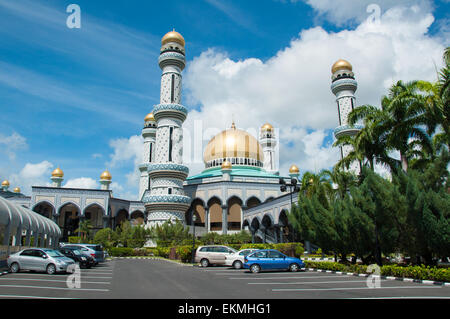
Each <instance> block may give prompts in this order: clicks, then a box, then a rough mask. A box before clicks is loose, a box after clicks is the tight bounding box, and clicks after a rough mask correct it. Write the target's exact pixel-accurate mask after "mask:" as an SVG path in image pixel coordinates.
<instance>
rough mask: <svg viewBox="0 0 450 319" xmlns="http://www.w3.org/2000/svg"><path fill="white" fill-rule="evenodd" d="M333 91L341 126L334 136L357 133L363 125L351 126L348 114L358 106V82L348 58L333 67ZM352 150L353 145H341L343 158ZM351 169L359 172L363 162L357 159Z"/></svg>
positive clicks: (356, 172)
mask: <svg viewBox="0 0 450 319" xmlns="http://www.w3.org/2000/svg"><path fill="white" fill-rule="evenodd" d="M331 73H332V76H331V80H332V84H331V91H332V92H333V94H334V95H336V103H337V109H338V115H339V126H338V127H337V128H336V129H335V130H334V136H335V137H336V138H338V137H339V136H343V135H347V136H353V135H356V134H357V133H358V132H359V131H360V129H361V125H355V126H353V127H350V125H349V124H348V116H349V114H350V112H351V111H353V109H354V108H355V106H356V98H355V92H356V90H357V88H358V83H357V82H356V80H355V74H354V73H353V67H352V65H351V64H350V63H349V62H348V61H346V60H342V59H340V60H338V61H337V62H336V63H334V64H333V66H332V68H331ZM351 151H352V146H350V145H345V146H342V147H341V159H342V158H344V157H346V156H347V155H348V154H349V153H350V152H351ZM349 171H351V172H353V173H355V174H359V173H360V172H361V164H360V163H359V162H357V161H355V162H353V163H351V164H350V167H349Z"/></svg>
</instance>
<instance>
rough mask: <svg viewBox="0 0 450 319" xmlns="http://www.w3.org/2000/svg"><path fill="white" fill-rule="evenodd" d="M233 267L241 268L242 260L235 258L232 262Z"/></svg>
mask: <svg viewBox="0 0 450 319" xmlns="http://www.w3.org/2000/svg"><path fill="white" fill-rule="evenodd" d="M233 267H234V269H241V268H242V262H241V261H240V260H236V261H235V262H234V263H233Z"/></svg>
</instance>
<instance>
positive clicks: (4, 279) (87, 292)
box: [0, 259, 450, 299]
mask: <svg viewBox="0 0 450 319" xmlns="http://www.w3.org/2000/svg"><path fill="white" fill-rule="evenodd" d="M69 276H70V274H57V275H47V274H44V273H29V272H23V273H17V274H11V273H9V274H7V275H4V276H1V277H0V298H1V299H4V298H83V299H85V298H87V299H90V298H100V299H108V298H118V299H119V298H120V299H123V298H139V299H140V298H151V299H154V298H156V299H158V298H163V299H186V298H189V299H197V298H201V299H215V298H217V299H248V298H251V299H259V298H261V299H277V298H283V299H285V298H288V299H290V298H295V299H304V298H333V299H334V298H336V299H340V298H449V299H450V287H448V286H447V287H445V286H438V285H429V284H422V283H414V282H403V281H398V280H381V281H380V287H379V288H369V287H368V286H367V278H365V277H359V276H352V275H340V274H333V273H323V272H314V271H301V272H296V273H291V272H284V271H282V272H280V271H277V272H262V273H259V274H252V273H249V272H248V270H235V269H230V268H227V267H208V268H202V267H198V266H189V265H181V264H178V263H175V262H169V261H165V260H151V259H114V260H112V261H107V262H105V263H102V264H100V265H98V266H97V267H94V268H91V269H81V277H80V279H81V281H80V282H81V285H80V288H69V287H68V286H67V282H66V280H67V278H68V277H69Z"/></svg>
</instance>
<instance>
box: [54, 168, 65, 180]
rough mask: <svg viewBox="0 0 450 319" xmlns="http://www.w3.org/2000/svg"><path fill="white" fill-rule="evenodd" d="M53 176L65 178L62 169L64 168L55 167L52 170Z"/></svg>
mask: <svg viewBox="0 0 450 319" xmlns="http://www.w3.org/2000/svg"><path fill="white" fill-rule="evenodd" d="M52 176H53V177H59V178H63V177H64V172H63V171H62V169H60V168H59V167H58V168H57V169H55V170H54V171H53V172H52Z"/></svg>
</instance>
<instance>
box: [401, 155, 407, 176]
mask: <svg viewBox="0 0 450 319" xmlns="http://www.w3.org/2000/svg"><path fill="white" fill-rule="evenodd" d="M400 160H401V162H402V170H403V171H404V172H405V173H406V172H407V171H408V159H407V158H406V156H405V155H404V154H403V153H402V152H400Z"/></svg>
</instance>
